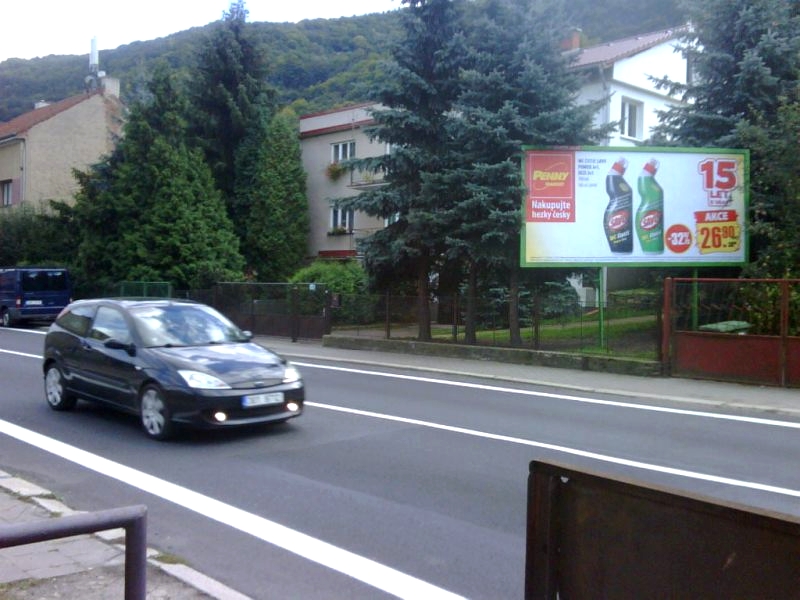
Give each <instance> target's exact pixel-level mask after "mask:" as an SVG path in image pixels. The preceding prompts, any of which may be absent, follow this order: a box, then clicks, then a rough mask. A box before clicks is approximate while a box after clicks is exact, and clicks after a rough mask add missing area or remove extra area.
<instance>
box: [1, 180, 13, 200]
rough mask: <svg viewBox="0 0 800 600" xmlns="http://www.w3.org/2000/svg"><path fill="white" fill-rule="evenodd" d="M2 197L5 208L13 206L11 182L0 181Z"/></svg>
mask: <svg viewBox="0 0 800 600" xmlns="http://www.w3.org/2000/svg"><path fill="white" fill-rule="evenodd" d="M0 195H2V196H3V206H11V202H12V200H11V198H12V196H11V181H10V180H9V181H0Z"/></svg>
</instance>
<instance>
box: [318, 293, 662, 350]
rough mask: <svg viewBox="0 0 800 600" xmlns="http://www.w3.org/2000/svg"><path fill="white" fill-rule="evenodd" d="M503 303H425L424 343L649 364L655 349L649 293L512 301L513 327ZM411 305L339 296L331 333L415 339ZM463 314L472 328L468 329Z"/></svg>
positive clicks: (404, 300) (655, 305) (447, 299)
mask: <svg viewBox="0 0 800 600" xmlns="http://www.w3.org/2000/svg"><path fill="white" fill-rule="evenodd" d="M509 308H510V307H509V303H508V299H507V298H503V297H495V298H484V299H479V300H476V301H475V302H474V306H473V307H470V305H469V303H468V301H467V299H466V298H464V297H463V296H437V297H435V298H432V299H431V300H430V301H429V302H428V306H427V313H428V314H429V315H430V323H431V340H432V341H435V342H442V343H459V344H463V343H474V344H478V345H489V346H504V347H525V348H532V349H537V350H550V351H564V352H576V351H580V352H600V353H619V354H624V355H627V356H638V357H641V358H651V359H656V358H657V357H658V352H659V348H660V331H661V329H660V309H661V305H660V301H659V298H658V297H657V295H655V294H654V295H647V296H640V297H636V298H624V297H620V298H616V297H614V296H613V295H612V296H611V297H610V298H609V301H608V302H606V303H602V304H601V303H597V302H593V303H591V305H587V304H586V303H582V302H579V301H577V300H575V301H571V302H569V301H564V300H561V301H559V302H558V303H557V304H547V303H541V302H537V301H536V297H535V296H531V297H529V298H527V299H526V301H523V302H520V305H519V317H518V326H517V327H513V326H512V322H511V319H510V312H509ZM419 311H420V307H419V302H418V299H417V298H416V297H413V296H393V295H342V296H339V297H338V298H336V299H335V302H334V303H333V304H332V308H331V333H332V335H350V336H370V337H377V338H391V339H419V337H420V336H419ZM469 312H472V314H473V315H474V316H473V318H472V323H474V326H473V327H472V328H470V329H469V330H468V322H470V320H469V314H468V313H469Z"/></svg>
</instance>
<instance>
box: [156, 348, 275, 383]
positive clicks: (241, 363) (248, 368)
mask: <svg viewBox="0 0 800 600" xmlns="http://www.w3.org/2000/svg"><path fill="white" fill-rule="evenodd" d="M150 350H151V351H152V352H153V353H154V354H156V355H157V356H159V357H160V358H161V359H162V360H165V361H166V362H168V363H169V364H170V365H172V367H173V368H175V369H191V370H194V371H202V372H204V373H209V374H211V375H214V376H215V377H218V378H220V379H221V380H222V381H224V382H225V383H227V384H228V385H230V386H231V387H236V388H259V387H266V386H270V385H276V384H279V383H281V382H282V381H283V374H284V370H285V363H284V361H283V360H282V359H281V357H280V356H278V355H277V354H275V353H274V352H271V351H270V350H267V349H266V348H264V347H263V346H259V345H258V344H253V343H245V344H213V345H208V346H186V347H176V348H151V349H150Z"/></svg>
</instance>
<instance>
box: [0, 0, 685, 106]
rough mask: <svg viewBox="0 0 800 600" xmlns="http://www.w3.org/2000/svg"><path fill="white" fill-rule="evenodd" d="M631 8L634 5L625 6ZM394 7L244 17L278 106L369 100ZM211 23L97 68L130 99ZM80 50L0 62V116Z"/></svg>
mask: <svg viewBox="0 0 800 600" xmlns="http://www.w3.org/2000/svg"><path fill="white" fill-rule="evenodd" d="M679 1H680V0H637V2H635V3H633V4H632V3H631V2H630V0H605V1H604V2H597V0H571V2H570V5H569V6H570V11H571V17H570V18H571V20H572V22H571V23H570V25H574V26H575V27H579V28H580V29H581V30H582V31H583V36H584V45H591V44H596V43H600V42H604V41H609V40H613V39H619V38H623V37H627V36H631V35H635V34H637V33H646V32H650V31H655V30H658V29H663V28H667V27H673V26H676V25H680V24H683V23H684V21H685V19H684V17H683V15H682V14H681V13H680V11H679V9H678V3H679ZM632 7H635V9H632ZM398 12H399V11H392V12H387V13H382V14H373V15H364V16H359V17H348V18H339V19H314V20H307V21H301V22H300V23H251V24H249V26H250V27H251V28H252V30H253V33H254V35H255V36H256V38H257V39H258V40H260V41H261V43H263V44H264V45H265V47H266V50H267V57H268V60H270V62H271V72H272V75H271V77H270V80H271V83H272V84H273V85H274V86H275V87H276V88H277V89H278V92H279V98H280V101H281V103H282V104H294V106H295V109H296V111H297V112H298V113H305V112H311V111H316V110H324V109H328V108H333V107H336V106H340V105H342V104H347V103H353V102H363V101H366V100H368V99H369V96H368V94H367V91H366V90H367V88H368V86H369V85H370V84H371V83H372V82H374V81H375V80H376V79H377V78H379V77H381V69H380V63H381V61H382V60H383V59H385V58H386V57H387V56H388V52H389V48H390V47H391V44H392V43H393V41H394V40H396V38H397V36H398V35H399V19H398V16H399V15H398ZM211 27H213V24H211V25H207V26H205V27H195V28H193V29H189V30H186V31H182V32H179V33H175V34H173V35H170V36H167V37H163V38H159V39H156V40H151V41H145V42H134V43H132V44H127V45H125V46H120V47H118V48H116V49H114V50H104V51H102V52H101V53H100V68H101V69H102V70H103V71H105V72H106V73H108V75H109V76H111V77H116V78H118V79H120V81H121V83H122V96H123V99H130V98H131V97H133V96H135V94H136V91H137V90H138V89H140V87H141V83H142V82H143V81H145V80H146V78H147V76H148V73H149V69H150V66H151V65H152V63H153V62H154V61H155V60H156V59H159V58H163V59H166V60H167V61H168V62H169V64H170V65H171V66H172V67H174V68H176V69H184V68H188V67H189V66H191V65H192V62H193V60H194V56H195V52H196V50H197V49H198V48H199V47H200V45H201V44H202V43H203V41H204V40H205V39H206V36H207V34H208V31H209V29H210V28H211ZM90 44H91V40H86V47H87V52H86V54H85V55H82V56H75V55H70V56H57V55H51V56H47V57H43V58H34V59H31V60H21V59H9V60H6V61H4V62H2V63H0V121H7V120H9V119H11V118H13V117H15V116H17V115H19V114H21V113H24V112H27V111H29V110H31V109H32V108H33V105H34V103H35V102H36V101H39V100H47V101H51V102H52V101H57V100H61V99H63V98H66V97H67V96H71V95H73V94H77V93H79V92H81V91H82V90H83V85H84V84H83V82H84V77H85V76H86V75H87V74H88V66H89V52H88V50H89V46H90Z"/></svg>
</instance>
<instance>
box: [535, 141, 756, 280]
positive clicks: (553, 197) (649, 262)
mask: <svg viewBox="0 0 800 600" xmlns="http://www.w3.org/2000/svg"><path fill="white" fill-rule="evenodd" d="M523 151H524V153H525V154H524V160H523V177H524V183H525V197H524V205H523V218H524V224H523V231H522V240H521V241H522V244H521V264H522V266H523V267H537V266H565V265H567V264H568V265H570V266H591V265H600V266H603V265H605V266H654V265H659V264H660V265H664V266H675V265H681V266H715V265H716V266H721V265H728V266H730V265H741V264H744V263H745V262H746V260H747V227H746V221H747V207H748V187H749V186H748V183H749V180H748V177H749V174H748V168H749V154H748V151H747V150H727V149H718V148H713V149H698V148H656V147H635V148H634V147H630V148H611V147H581V148H566V149H532V148H524V149H523Z"/></svg>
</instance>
